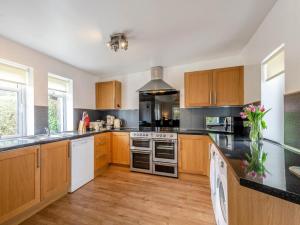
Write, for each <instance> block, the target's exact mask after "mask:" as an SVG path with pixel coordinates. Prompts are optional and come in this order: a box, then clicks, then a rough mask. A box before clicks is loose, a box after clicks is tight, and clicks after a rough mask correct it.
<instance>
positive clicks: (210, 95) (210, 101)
mask: <svg viewBox="0 0 300 225" xmlns="http://www.w3.org/2000/svg"><path fill="white" fill-rule="evenodd" d="M209 104H210V105H211V104H212V92H211V91H209Z"/></svg>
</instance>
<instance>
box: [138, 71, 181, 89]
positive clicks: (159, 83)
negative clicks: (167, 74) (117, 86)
mask: <svg viewBox="0 0 300 225" xmlns="http://www.w3.org/2000/svg"><path fill="white" fill-rule="evenodd" d="M137 91H138V92H141V93H149V94H155V93H165V92H173V91H176V89H175V88H173V87H172V86H170V85H169V84H167V83H166V82H164V81H163V67H162V66H156V67H152V68H151V81H149V82H148V83H147V84H145V85H144V86H143V87H141V88H140V89H138V90H137Z"/></svg>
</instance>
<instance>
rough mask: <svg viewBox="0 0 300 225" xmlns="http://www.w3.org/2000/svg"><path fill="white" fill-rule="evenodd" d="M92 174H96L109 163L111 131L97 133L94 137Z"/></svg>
mask: <svg viewBox="0 0 300 225" xmlns="http://www.w3.org/2000/svg"><path fill="white" fill-rule="evenodd" d="M94 151H95V154H94V174H95V176H97V175H98V174H100V173H101V171H103V169H105V168H106V167H107V166H108V165H109V163H111V133H110V132H109V133H104V134H97V135H95V137H94Z"/></svg>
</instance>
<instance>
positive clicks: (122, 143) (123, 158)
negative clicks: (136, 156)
mask: <svg viewBox="0 0 300 225" xmlns="http://www.w3.org/2000/svg"><path fill="white" fill-rule="evenodd" d="M129 158H130V151H129V133H127V132H114V133H112V163H116V164H122V165H129Z"/></svg>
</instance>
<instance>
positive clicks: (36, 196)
mask: <svg viewBox="0 0 300 225" xmlns="http://www.w3.org/2000/svg"><path fill="white" fill-rule="evenodd" d="M39 151H40V150H39V147H38V146H32V147H28V148H20V149H15V150H12V151H6V152H2V153H0V184H1V185H0V224H2V222H4V221H6V220H8V219H10V218H12V217H14V216H16V215H17V214H20V213H21V212H23V211H25V210H27V209H29V208H31V207H32V206H33V205H35V204H37V203H39V202H40V158H39V157H40V155H39Z"/></svg>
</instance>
